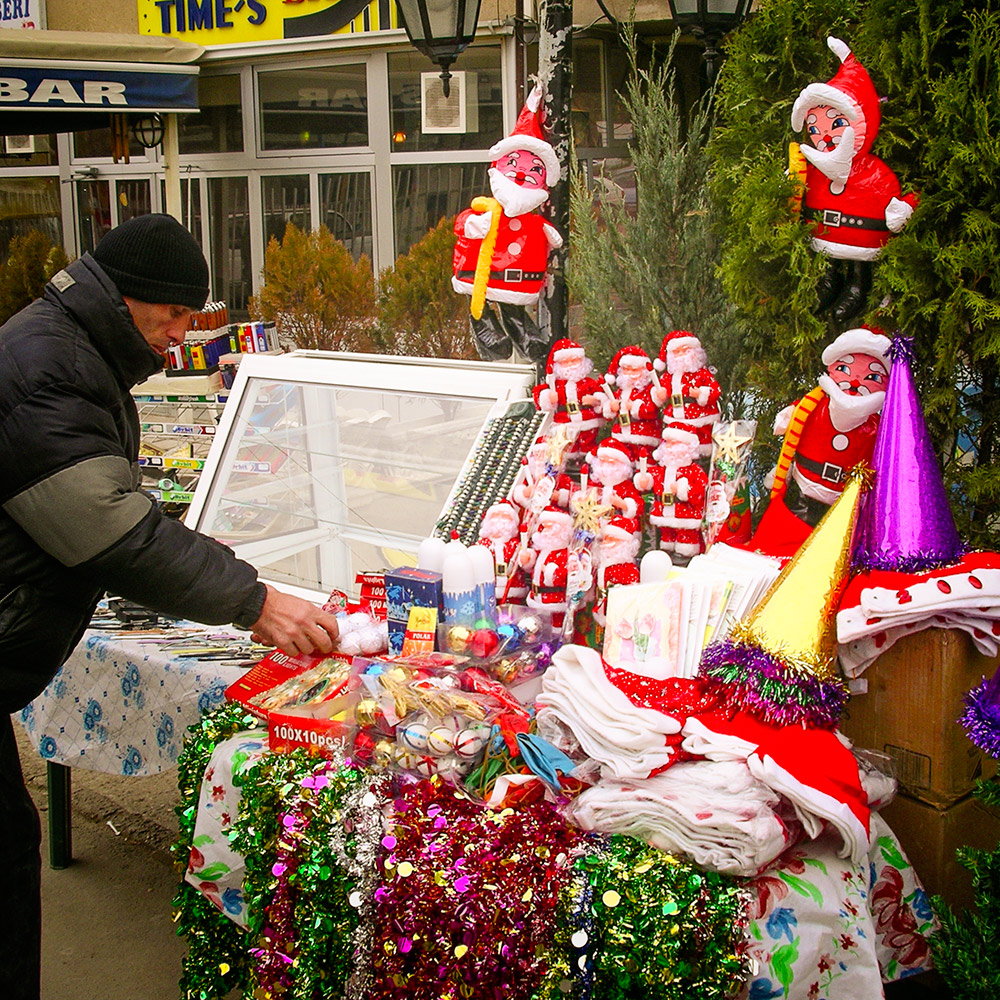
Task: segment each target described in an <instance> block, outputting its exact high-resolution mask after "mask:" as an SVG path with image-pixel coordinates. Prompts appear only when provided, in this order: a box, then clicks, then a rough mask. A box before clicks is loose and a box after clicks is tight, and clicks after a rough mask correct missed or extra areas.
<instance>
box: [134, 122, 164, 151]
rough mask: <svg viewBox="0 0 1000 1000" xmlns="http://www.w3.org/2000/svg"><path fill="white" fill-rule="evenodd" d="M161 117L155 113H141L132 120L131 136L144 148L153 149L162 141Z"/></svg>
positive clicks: (162, 126) (162, 127)
mask: <svg viewBox="0 0 1000 1000" xmlns="http://www.w3.org/2000/svg"><path fill="white" fill-rule="evenodd" d="M164 131H165V129H164V125H163V119H162V118H161V117H160V116H159V115H157V114H151V115H143V116H142V117H141V118H137V119H135V121H133V122H132V136H133V137H134V139H135V141H136V142H137V143H139V145H140V146H142V147H143V148H144V149H153V148H154V147H155V146H159V145H160V143H161V142H163V133H164Z"/></svg>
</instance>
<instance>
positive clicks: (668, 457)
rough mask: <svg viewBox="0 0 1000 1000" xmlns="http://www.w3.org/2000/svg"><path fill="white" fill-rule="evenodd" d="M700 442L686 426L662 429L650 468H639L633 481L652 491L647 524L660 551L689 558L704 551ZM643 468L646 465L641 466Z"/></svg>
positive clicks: (704, 477) (705, 485)
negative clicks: (652, 496) (651, 526)
mask: <svg viewBox="0 0 1000 1000" xmlns="http://www.w3.org/2000/svg"><path fill="white" fill-rule="evenodd" d="M700 450H701V442H700V439H699V437H698V435H697V434H695V433H694V431H691V430H688V429H687V428H685V427H680V426H679V427H673V426H668V427H664V428H663V436H662V440H661V441H660V443H659V445H657V447H656V450H655V451H654V452H653V460H654V462H655V463H656V464H655V465H652V466H646V467H645V468H640V470H639V471H638V472H637V473H636V474H635V479H634V480H633V482H634V483H635V486H636V488H637V489H640V490H642V492H644V493H648V492H649V491H652V492H653V495H654V500H653V503H652V506H651V507H650V510H649V523H650V524H653V525H656V528H657V531H658V533H659V542H660V548H661V549H663V550H664V551H665V552H676V553H677V555H679V556H685V557H687V558H690V557H691V556H695V555H697V554H698V553H699V552H701V551H702V549H703V547H704V546H703V542H702V534H701V521H702V517H703V516H704V514H705V495H706V491H707V489H708V476H707V474H706V473H705V470H704V469H703V468H702V467H701V466H700V465H698V463H697V462H696V461H695V459H696V458H697V457H698V454H699V452H700ZM643 464H644V465H645V463H643Z"/></svg>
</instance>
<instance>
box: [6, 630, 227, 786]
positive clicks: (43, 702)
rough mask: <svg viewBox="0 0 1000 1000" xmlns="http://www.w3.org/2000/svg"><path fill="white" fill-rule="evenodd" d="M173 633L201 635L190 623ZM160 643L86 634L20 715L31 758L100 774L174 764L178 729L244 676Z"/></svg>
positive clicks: (179, 736)
mask: <svg viewBox="0 0 1000 1000" xmlns="http://www.w3.org/2000/svg"><path fill="white" fill-rule="evenodd" d="M177 629H178V630H183V632H184V634H185V635H186V636H193V635H196V634H198V633H199V632H202V633H203V632H207V631H208V630H207V629H206V628H205V627H204V626H201V625H193V624H192V623H190V622H179V623H178V625H177ZM212 631H213V632H216V633H217V632H219V631H220V630H219V629H218V628H216V629H213V630H212ZM168 639H169V634H168V635H165V636H163V637H162V638H160V637H155V638H145V639H141V640H140V639H138V638H127V637H123V636H119V635H116V634H115V633H113V632H102V631H100V630H98V629H88V630H87V631H86V632H85V633H84V636H83V639H82V640H81V641H80V643H79V644H78V645H77V647H76V649H74V650H73V652H72V654H71V655H70V657H69V659H68V660H67V661H66V663H65V664H64V665H63V667H62V668H61V669H60V671H59V672H58V673H57V674H56V675H55V677H54V678H53V679H52V681H51V682H50V683H49V686H48V687H47V688H46V689H45V690H44V691H43V692H42V693H41V694H40V695H39V696H38V697H37V698H36V699H35V700H34V701H33V702H31V703H30V704H29V705H28V706H27V707H25V708H24V709H23V710H22V711H21V713H20V716H19V718H20V721H21V725H22V726H23V727H24V729H25V731H26V732H27V734H28V738H29V739H30V740H31V742H32V743H33V744H34V746H35V749H36V750H37V751H38V753H39V755H40V756H41V757H42V758H44V759H45V760H51V761H54V762H55V763H57V764H68V765H71V766H72V767H86V768H90V769H91V770H93V771H104V772H105V773H108V774H124V775H132V776H142V775H147V774H156V773H158V772H160V771H167V770H170V769H171V768H173V767H175V766H176V765H177V755H178V754H179V753H180V751H181V747H182V745H183V738H184V731H185V730H186V729H187V727H188V726H190V725H193V724H194V723H196V722H197V721H198V718H199V717H200V716H201V715H202V714H203V713H205V712H210V711H211V710H212V709H214V708H218V707H219V705H221V704H222V702H223V701H224V699H225V692H226V688H227V687H228V686H229V685H230V684H231V683H233V681H235V680H236V679H237V678H238V677H240V676H242V674H243V673H244V671H243V670H242V669H240V668H239V667H235V666H228V665H224V664H220V663H217V662H214V661H211V660H202V661H199V660H196V659H193V658H180V657H175V656H172V655H171V654H170V651H169V643H168V641H167V640H168Z"/></svg>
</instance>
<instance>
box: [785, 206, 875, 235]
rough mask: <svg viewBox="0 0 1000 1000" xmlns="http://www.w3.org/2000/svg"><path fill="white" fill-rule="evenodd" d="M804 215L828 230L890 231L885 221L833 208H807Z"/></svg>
mask: <svg viewBox="0 0 1000 1000" xmlns="http://www.w3.org/2000/svg"><path fill="white" fill-rule="evenodd" d="M802 214H803V216H804V217H805V218H807V219H816V220H818V221H819V222H822V223H823V225H824V226H826V227H827V228H828V229H873V230H875V231H876V232H879V233H886V232H888V231H889V227H888V226H887V225H886V224H885V219H866V218H865V217H864V216H863V215H852V214H851V213H850V212H840V211H837V210H836V209H832V208H807V209H805V210H804V211H803V213H802Z"/></svg>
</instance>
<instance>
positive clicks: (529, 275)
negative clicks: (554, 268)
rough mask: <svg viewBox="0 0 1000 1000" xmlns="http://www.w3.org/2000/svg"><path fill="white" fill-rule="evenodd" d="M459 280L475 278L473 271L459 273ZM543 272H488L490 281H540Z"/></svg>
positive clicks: (511, 269) (508, 269) (511, 270)
mask: <svg viewBox="0 0 1000 1000" xmlns="http://www.w3.org/2000/svg"><path fill="white" fill-rule="evenodd" d="M457 276H458V277H459V278H460V279H461V278H475V276H476V272H475V271H459V272H458V275H457ZM544 277H545V272H544V271H521V270H518V268H516V267H508V268H507V270H506V271H490V281H541V280H542V278H544Z"/></svg>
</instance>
